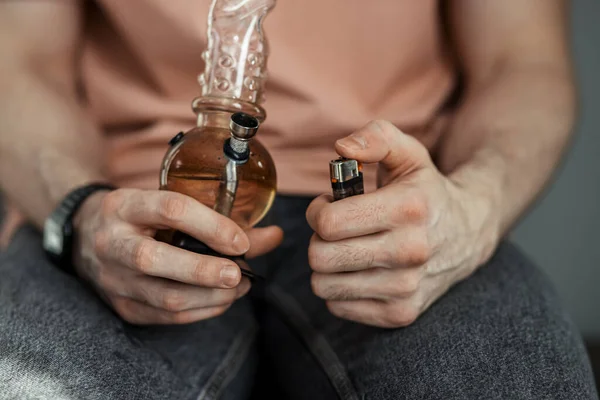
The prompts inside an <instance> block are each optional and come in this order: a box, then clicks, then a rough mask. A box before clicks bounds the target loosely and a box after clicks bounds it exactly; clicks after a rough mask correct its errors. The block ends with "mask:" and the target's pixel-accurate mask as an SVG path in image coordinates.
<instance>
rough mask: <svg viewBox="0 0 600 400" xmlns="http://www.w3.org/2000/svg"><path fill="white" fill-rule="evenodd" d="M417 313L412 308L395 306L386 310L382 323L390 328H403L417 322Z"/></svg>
mask: <svg viewBox="0 0 600 400" xmlns="http://www.w3.org/2000/svg"><path fill="white" fill-rule="evenodd" d="M418 316H419V314H418V311H417V310H416V309H415V308H414V307H412V306H402V307H399V306H395V307H390V308H388V310H387V312H386V315H385V318H384V323H385V324H386V325H388V326H390V327H394V328H400V327H405V326H408V325H410V324H412V323H413V322H415V321H416V320H417V317H418Z"/></svg>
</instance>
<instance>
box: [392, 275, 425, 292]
mask: <svg viewBox="0 0 600 400" xmlns="http://www.w3.org/2000/svg"><path fill="white" fill-rule="evenodd" d="M420 285H421V278H420V276H419V275H418V274H416V273H411V274H404V275H403V276H402V278H401V280H400V281H399V282H396V284H395V285H394V287H393V289H392V292H393V293H394V294H395V295H396V296H398V297H410V296H412V295H414V294H415V293H417V291H418V290H419V286H420Z"/></svg>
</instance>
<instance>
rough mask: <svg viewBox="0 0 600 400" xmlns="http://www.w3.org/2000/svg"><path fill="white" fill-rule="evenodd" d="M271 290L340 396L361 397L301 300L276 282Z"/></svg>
mask: <svg viewBox="0 0 600 400" xmlns="http://www.w3.org/2000/svg"><path fill="white" fill-rule="evenodd" d="M268 291H269V293H268V295H269V297H271V296H272V297H273V300H276V301H273V302H272V305H273V306H274V307H276V308H278V309H279V310H280V311H282V314H283V315H284V316H285V317H286V319H287V322H288V323H289V324H290V325H291V326H292V327H293V328H295V330H296V333H297V334H298V335H299V336H300V337H301V339H302V340H303V341H304V344H305V346H306V348H307V349H308V351H309V353H311V354H312V356H313V357H314V358H315V360H316V361H317V363H318V364H319V365H320V366H321V368H322V369H323V371H324V372H325V375H327V377H328V378H329V381H330V382H331V385H332V386H333V388H334V390H335V391H336V393H337V394H338V397H339V398H340V399H344V400H358V399H359V397H358V394H357V393H356V390H355V389H354V385H352V382H351V381H350V377H349V376H348V373H347V371H346V369H345V367H344V365H343V364H342V362H341V361H340V359H339V358H338V356H337V354H336V353H335V351H334V350H333V348H332V347H331V345H330V344H329V342H327V340H326V339H325V337H324V336H323V335H321V334H320V333H319V332H318V331H317V330H316V329H315V328H314V327H313V325H312V324H311V323H310V320H309V319H308V317H307V315H306V314H305V313H304V311H303V310H302V308H301V307H300V306H299V304H298V302H296V300H295V299H294V298H293V297H291V296H290V295H288V294H287V293H285V292H284V291H283V290H282V289H280V288H279V287H278V286H277V285H275V284H272V285H271V286H270V287H269V290H268Z"/></svg>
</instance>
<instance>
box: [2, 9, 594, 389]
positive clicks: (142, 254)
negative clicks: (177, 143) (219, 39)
mask: <svg viewBox="0 0 600 400" xmlns="http://www.w3.org/2000/svg"><path fill="white" fill-rule="evenodd" d="M96 3H97V4H96V5H95V6H93V7H92V6H91V5H90V4H84V3H83V2H77V1H53V2H50V1H43V2H42V1H39V2H36V1H28V2H2V3H0V29H1V30H2V34H1V35H0V41H1V42H0V43H1V45H0V49H1V51H2V55H1V57H0V60H1V61H0V63H1V65H2V69H1V70H2V74H1V75H0V85H1V86H0V87H1V88H2V90H1V93H2V96H1V102H2V103H1V105H0V184H1V187H2V191H3V192H4V194H5V197H6V199H7V201H8V202H9V204H10V207H9V208H10V209H12V211H10V212H9V214H8V216H7V217H6V221H7V222H6V224H5V229H4V231H3V235H4V236H3V237H4V241H5V246H4V250H3V253H2V254H1V255H0V257H1V258H0V268H1V273H2V279H1V280H0V313H1V317H0V321H1V322H0V324H1V329H0V388H1V390H0V392H1V393H2V396H3V398H47V399H71V398H86V399H120V398H122V399H132V398H136V399H137V398H139V399H155V398H156V399H165V398H169V399H179V398H181V399H184V398H185V399H187V398H190V399H191V398H194V399H195V398H201V399H213V398H244V397H248V396H249V395H250V393H251V390H252V387H253V386H255V385H256V383H255V381H256V379H255V376H256V371H257V363H258V360H261V363H264V365H265V366H266V367H268V372H267V373H264V375H263V376H262V378H261V379H262V381H263V384H264V382H266V384H267V386H268V387H271V388H272V387H275V386H277V387H279V390H281V393H282V394H281V397H283V398H313V399H314V398H336V397H339V398H344V399H359V398H372V399H396V398H427V399H433V398H439V399H464V398H523V399H538V398H557V399H575V398H577V399H579V398H581V399H583V398H585V399H590V398H597V395H596V392H595V388H594V384H593V382H592V377H591V373H590V367H589V363H588V361H587V358H586V356H585V352H584V349H583V346H582V344H581V340H580V338H579V336H578V334H577V333H576V330H575V329H574V327H573V325H572V323H571V322H570V320H569V318H568V317H567V316H566V315H565V313H564V311H563V310H562V308H561V307H560V305H559V303H558V301H557V298H556V295H555V293H554V292H553V290H552V289H551V288H550V286H549V284H548V282H547V280H546V278H544V277H543V276H542V275H541V274H540V272H538V270H537V269H536V268H535V267H534V266H532V265H531V263H530V262H529V261H527V260H526V259H525V258H524V257H523V256H522V255H521V254H520V253H519V251H518V250H516V249H515V248H514V247H512V246H511V245H510V244H506V243H502V238H503V237H504V236H505V235H506V234H507V233H508V231H509V229H510V228H511V226H513V225H514V223H515V221H516V220H517V219H518V218H519V216H520V215H522V214H523V212H524V211H525V210H526V208H527V207H528V206H529V205H530V204H531V203H532V201H533V200H534V199H535V197H536V196H537V195H538V194H539V193H540V192H541V190H542V189H543V187H544V185H545V184H546V183H547V181H548V180H549V178H550V176H551V173H552V171H553V170H554V168H555V167H556V164H557V162H558V160H559V158H560V156H561V154H562V152H563V150H564V149H565V147H566V144H567V142H568V139H569V136H570V132H571V130H572V126H573V121H574V115H575V93H574V88H573V78H572V69H571V68H572V67H571V63H570V58H569V51H568V46H567V37H566V20H567V17H566V15H567V12H566V11H567V7H566V4H565V2H564V1H561V0H528V1H519V0H512V1H495V0H457V1H454V2H448V3H445V4H444V5H442V4H438V2H436V1H434V0H426V1H419V2H416V1H411V0H403V1H394V2H392V1H370V2H368V4H367V2H364V1H350V2H348V1H347V0H328V1H322V0H320V1H316V0H311V1H306V0H303V1H291V0H286V1H280V2H279V4H278V6H277V8H276V9H275V11H274V12H273V14H272V15H270V16H269V18H268V19H267V21H266V29H265V30H266V32H267V35H268V37H269V40H270V44H271V58H270V60H269V71H270V78H269V83H268V86H267V92H268V95H267V96H268V98H269V100H268V101H267V103H266V108H267V110H268V112H269V118H268V120H267V123H266V124H265V126H264V128H262V129H261V132H260V133H259V136H260V139H261V141H263V143H265V144H266V146H267V147H268V148H269V149H270V151H271V153H272V154H273V157H274V159H275V162H276V165H277V168H278V173H279V190H280V192H281V194H282V196H280V197H279V198H278V199H277V201H276V203H275V206H274V208H273V210H272V212H271V214H270V215H269V217H268V218H267V225H270V226H268V227H263V228H256V229H252V230H249V231H243V230H242V229H241V228H240V227H238V226H237V225H236V224H235V223H233V222H232V221H231V220H228V219H227V218H225V217H223V216H220V215H218V214H217V213H215V212H214V211H212V210H211V209H209V208H207V207H205V206H203V205H201V204H199V203H197V202H196V201H194V200H193V199H191V198H188V197H186V196H183V195H181V194H177V193H169V192H159V191H158V190H156V188H157V174H158V168H159V165H160V159H161V157H162V155H163V154H164V151H165V150H166V142H167V141H168V139H169V138H170V137H171V136H173V135H174V133H176V132H177V131H179V130H184V129H187V128H189V127H190V126H192V125H193V115H192V114H191V113H190V111H189V102H190V100H191V99H192V98H193V97H194V96H195V95H197V90H198V89H197V86H196V85H195V79H196V75H197V74H198V73H199V72H201V71H202V69H203V65H202V63H201V60H200V59H199V57H198V56H199V54H200V53H201V51H202V48H203V46H205V33H204V32H205V20H206V13H207V10H208V6H209V1H208V0H202V1H199V0H181V1H177V2H173V1H171V2H164V1H157V0H146V1H136V2H131V1H128V2H125V1H119V0H98V1H97V2H96ZM459 75H460V76H461V82H462V84H461V85H459V84H458V81H459V79H458V77H459ZM459 86H460V88H461V89H462V90H460V91H459V92H458V89H459ZM453 93H458V94H459V95H460V96H459V97H458V101H450V99H451V98H452V94H453ZM368 121H372V122H368ZM367 122H368V123H367ZM334 150H335V152H337V153H338V154H340V155H342V156H346V157H350V158H355V159H358V160H360V161H363V162H364V163H367V164H368V166H367V170H366V172H365V176H366V177H365V179H366V182H367V183H368V184H369V183H370V184H371V187H370V188H369V190H368V191H367V192H368V193H367V194H365V195H362V196H358V197H354V198H351V199H347V200H343V201H339V202H336V203H332V202H331V197H329V196H328V195H321V196H319V197H317V198H315V199H314V200H313V198H314V196H315V195H318V193H322V192H328V191H329V188H328V179H327V174H328V170H327V161H328V160H329V159H331V158H334V157H335V152H334ZM369 168H370V169H369ZM376 173H377V178H376V177H375V175H376ZM376 179H377V188H375V187H374V186H375V182H376ZM93 182H101V183H106V184H112V185H115V186H118V187H119V189H117V190H108V188H106V187H90V186H86V185H89V184H90V183H93ZM80 187H85V188H86V189H85V190H84V192H85V194H84V195H82V194H81V193H84V192H77V193H78V194H77V196H79V197H78V198H81V199H83V200H82V203H81V206H80V207H77V209H76V210H74V211H73V212H74V220H73V226H74V229H75V240H74V246H73V253H72V260H71V259H70V260H69V262H68V263H66V262H65V263H63V264H60V263H59V264H60V265H58V266H55V265H53V264H52V263H50V262H48V261H47V260H46V257H45V255H44V253H43V251H42V245H41V239H40V234H39V233H38V231H37V230H36V229H34V228H29V227H27V226H23V225H20V224H18V223H17V222H19V221H23V220H27V221H29V222H30V223H31V224H33V225H32V226H37V227H38V228H41V227H42V225H43V223H44V221H45V220H46V219H47V218H48V216H49V215H51V214H52V212H53V210H55V209H56V208H57V207H58V206H59V204H61V202H62V201H63V199H64V198H65V197H66V196H67V197H68V196H69V195H71V196H73V193H74V192H73V190H74V189H76V188H80ZM18 215H20V217H19V216H18ZM17 225H20V226H21V227H20V228H18V229H14V227H15V226H17ZM167 227H169V228H175V229H179V230H182V231H184V232H186V233H188V234H191V235H192V236H194V237H196V238H197V239H199V240H202V241H204V242H206V243H207V244H209V245H210V246H211V247H213V248H214V249H215V250H217V251H220V252H223V253H225V254H229V255H237V254H243V253H247V254H248V256H249V257H256V256H262V257H259V258H258V259H257V260H256V262H255V263H254V264H253V267H254V268H255V269H256V270H257V271H258V272H260V273H263V274H265V275H266V276H267V278H268V281H267V283H266V286H264V287H262V291H261V290H260V289H261V288H259V287H256V288H255V289H256V290H257V293H255V295H250V296H245V295H246V294H247V293H248V292H249V291H250V289H251V283H250V282H249V281H248V280H247V279H246V278H242V277H241V275H240V271H239V269H238V268H237V267H236V266H235V265H234V264H232V263H231V262H229V261H228V260H226V259H222V258H216V257H208V256H201V255H196V254H193V253H188V252H186V251H183V250H180V249H176V248H174V247H171V246H168V245H166V244H163V243H159V242H156V241H154V240H153V239H152V237H153V235H154V232H155V231H156V230H157V229H161V228H167ZM282 230H283V232H285V239H283V241H282V238H283V236H282ZM71 263H72V265H73V266H74V271H73V275H70V274H67V273H64V272H63V271H61V269H63V270H68V265H71ZM67 264H68V265H67ZM569 267H570V266H565V268H569ZM261 292H262V295H261ZM261 298H262V299H263V300H264V301H263V300H260V299H261ZM258 370H259V371H263V369H262V367H261V368H260V369H258Z"/></svg>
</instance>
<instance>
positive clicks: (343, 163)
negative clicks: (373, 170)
mask: <svg viewBox="0 0 600 400" xmlns="http://www.w3.org/2000/svg"><path fill="white" fill-rule="evenodd" d="M329 175H330V178H331V188H332V189H333V200H334V201H337V200H341V199H345V198H347V197H351V196H356V195H358V194H363V193H364V192H365V189H364V184H363V173H362V164H361V163H360V162H358V161H356V160H351V159H348V158H344V157H340V158H338V159H337V160H332V161H330V162H329Z"/></svg>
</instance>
